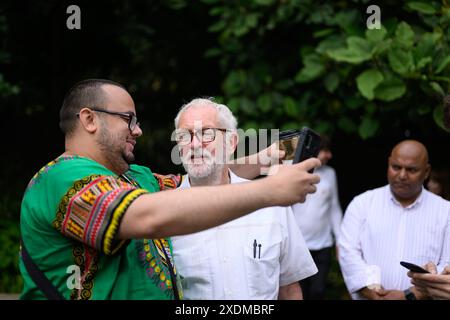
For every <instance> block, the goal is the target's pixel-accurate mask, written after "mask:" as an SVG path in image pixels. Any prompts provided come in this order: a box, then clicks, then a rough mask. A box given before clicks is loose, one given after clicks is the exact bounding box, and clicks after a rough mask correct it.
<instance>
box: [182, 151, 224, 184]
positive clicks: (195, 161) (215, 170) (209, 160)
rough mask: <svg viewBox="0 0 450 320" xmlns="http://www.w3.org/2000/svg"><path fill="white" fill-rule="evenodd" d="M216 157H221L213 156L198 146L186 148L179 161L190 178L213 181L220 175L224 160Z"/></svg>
mask: <svg viewBox="0 0 450 320" xmlns="http://www.w3.org/2000/svg"><path fill="white" fill-rule="evenodd" d="M218 158H223V157H220V156H218V155H216V156H213V155H212V154H211V152H210V151H209V150H206V149H202V148H198V149H190V150H188V151H187V152H186V153H185V154H183V155H182V156H181V161H182V162H183V167H184V169H185V170H186V172H187V173H188V174H189V178H190V179H191V180H192V179H194V180H202V181H205V182H206V181H207V182H214V181H215V180H217V179H219V178H220V177H221V175H222V170H223V168H224V167H225V163H224V160H223V159H222V160H221V161H220V160H219V159H218Z"/></svg>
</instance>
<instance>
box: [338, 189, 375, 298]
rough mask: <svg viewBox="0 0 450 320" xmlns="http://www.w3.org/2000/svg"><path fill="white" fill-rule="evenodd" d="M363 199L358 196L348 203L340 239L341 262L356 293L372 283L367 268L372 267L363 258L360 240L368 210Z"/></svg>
mask: <svg viewBox="0 0 450 320" xmlns="http://www.w3.org/2000/svg"><path fill="white" fill-rule="evenodd" d="M361 200H362V199H361V198H360V197H357V198H355V199H353V200H352V202H351V203H350V204H349V205H348V207H347V210H346V211H345V215H344V219H343V221H342V226H341V234H340V236H339V239H338V246H339V264H340V266H341V271H342V275H343V277H344V280H345V284H346V285H347V289H348V290H349V292H350V293H355V292H356V291H358V290H359V289H362V288H364V287H366V286H367V285H369V284H370V283H367V280H368V279H367V270H369V269H370V267H369V265H368V264H367V263H366V262H365V261H364V259H363V256H362V250H361V243H360V240H359V239H360V235H361V232H362V228H363V226H364V221H365V215H364V213H365V212H366V210H365V209H364V206H363V203H362V201H361ZM366 205H367V204H366Z"/></svg>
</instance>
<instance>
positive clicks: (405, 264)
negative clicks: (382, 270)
mask: <svg viewBox="0 0 450 320" xmlns="http://www.w3.org/2000/svg"><path fill="white" fill-rule="evenodd" d="M400 264H401V265H402V266H403V267H405V268H406V269H408V270H410V271H412V272H417V273H430V272H429V271H427V270H425V269H424V268H422V267H419V266H418V265H416V264H414V263H409V262H405V261H400Z"/></svg>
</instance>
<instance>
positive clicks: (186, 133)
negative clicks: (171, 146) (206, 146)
mask: <svg viewBox="0 0 450 320" xmlns="http://www.w3.org/2000/svg"><path fill="white" fill-rule="evenodd" d="M217 131H222V132H227V131H228V129H223V128H202V129H201V130H196V131H195V132H194V131H191V130H188V129H177V130H175V141H176V142H177V143H178V144H179V145H187V144H189V143H191V142H192V139H193V137H194V135H195V137H196V138H197V140H198V141H200V142H202V143H210V142H212V141H214V140H215V139H216V135H217Z"/></svg>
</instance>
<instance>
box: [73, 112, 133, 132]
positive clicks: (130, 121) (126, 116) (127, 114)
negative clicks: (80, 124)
mask: <svg viewBox="0 0 450 320" xmlns="http://www.w3.org/2000/svg"><path fill="white" fill-rule="evenodd" d="M89 109H91V110H92V111H96V112H103V113H107V114H110V115H113V116H119V117H121V118H123V119H125V120H126V121H128V129H130V131H131V132H132V131H133V130H134V129H136V126H138V127H140V123H139V122H138V121H137V117H136V115H135V114H134V113H132V112H131V111H130V112H115V111H108V110H105V109H101V108H89ZM79 116H80V113H77V117H79Z"/></svg>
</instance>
